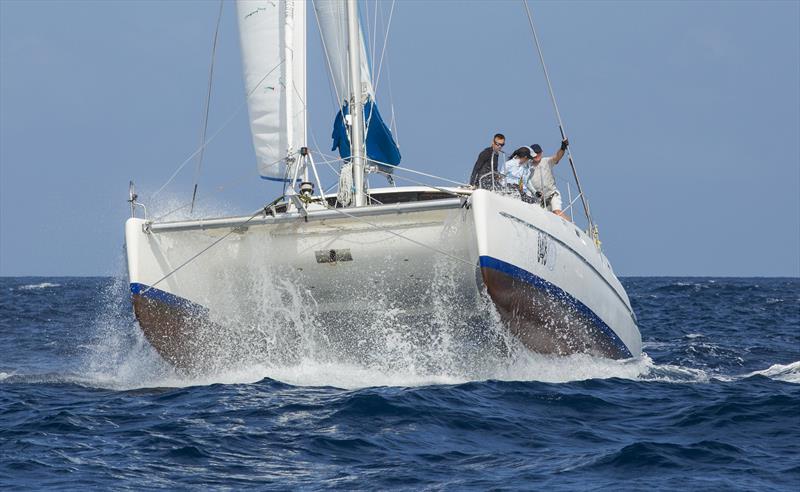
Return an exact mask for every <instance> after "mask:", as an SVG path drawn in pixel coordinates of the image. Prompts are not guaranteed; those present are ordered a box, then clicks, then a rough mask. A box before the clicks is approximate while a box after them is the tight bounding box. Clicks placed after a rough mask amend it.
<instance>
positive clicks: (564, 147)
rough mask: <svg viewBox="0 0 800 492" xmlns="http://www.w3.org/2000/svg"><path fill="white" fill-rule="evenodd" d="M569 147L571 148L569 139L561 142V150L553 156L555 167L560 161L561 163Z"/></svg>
mask: <svg viewBox="0 0 800 492" xmlns="http://www.w3.org/2000/svg"><path fill="white" fill-rule="evenodd" d="M567 147H569V139H568V138H565V139H564V140H562V141H561V148H560V149H558V152H556V155H554V156H553V165H554V166H555V165H556V164H558V161H560V160H561V158H562V157H564V154H565V153H566V152H567Z"/></svg>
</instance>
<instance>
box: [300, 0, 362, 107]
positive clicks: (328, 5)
mask: <svg viewBox="0 0 800 492" xmlns="http://www.w3.org/2000/svg"><path fill="white" fill-rule="evenodd" d="M314 9H315V10H316V13H317V21H318V22H319V28H320V34H321V35H322V43H323V45H324V47H325V57H326V63H328V64H329V67H328V68H329V69H330V72H331V75H332V79H333V80H332V82H333V87H334V90H335V91H336V95H337V97H338V98H339V101H338V102H339V104H340V105H342V103H343V102H344V100H345V99H349V97H348V96H349V87H350V84H349V81H350V76H349V72H348V69H347V3H346V2H344V1H342V0H315V1H314ZM359 37H360V38H361V87H362V94H364V93H366V94H367V95H368V96H369V97H370V98H371V99H373V100H374V99H375V93H374V89H373V87H372V78H371V76H370V69H369V60H368V58H367V49H366V45H365V43H364V32H363V31H360V32H359Z"/></svg>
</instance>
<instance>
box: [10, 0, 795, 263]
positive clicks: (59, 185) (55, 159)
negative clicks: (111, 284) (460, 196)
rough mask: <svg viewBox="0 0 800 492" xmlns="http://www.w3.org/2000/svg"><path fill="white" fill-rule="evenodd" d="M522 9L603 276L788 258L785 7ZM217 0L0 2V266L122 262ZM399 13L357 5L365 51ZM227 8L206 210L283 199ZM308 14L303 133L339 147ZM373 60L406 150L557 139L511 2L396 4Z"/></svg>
mask: <svg viewBox="0 0 800 492" xmlns="http://www.w3.org/2000/svg"><path fill="white" fill-rule="evenodd" d="M530 6H531V9H532V12H533V16H534V21H535V22H536V26H537V30H538V34H539V37H540V40H541V42H542V48H543V50H544V56H545V61H546V62H547V65H548V69H549V71H550V76H551V79H552V82H553V87H554V90H555V95H556V98H557V101H558V104H559V109H560V111H561V115H562V117H563V120H564V126H565V129H566V131H567V134H568V136H569V137H570V141H571V143H572V146H571V148H572V151H573V153H574V157H575V164H576V166H577V170H578V174H579V176H580V178H581V182H582V184H583V187H584V189H585V191H586V196H587V197H588V199H589V203H590V206H591V210H592V215H593V217H594V219H595V222H596V223H597V224H598V225H599V228H600V234H601V239H602V241H603V248H604V251H605V253H606V255H607V256H608V257H609V259H610V261H611V263H612V265H613V266H614V269H615V271H616V272H617V274H618V275H620V276H640V275H641V276H649V275H665V276H686V275H694V276H794V277H796V276H800V193H798V190H799V189H800V2H797V1H772V2H770V1H759V2H748V1H735V2H734V1H730V2H725V1H714V2H679V1H670V2H658V1H652V2H631V1H622V2H611V1H591V2H583V1H570V2H535V1H531V2H530ZM218 7H219V4H218V2H216V1H212V0H208V1H190V0H181V1H159V2H156V1H130V2H126V1H122V0H119V1H114V2H84V1H69V2H67V1H54V2H50V1H36V0H33V1H16V0H0V275H15V276H16V275H44V276H51V275H52V276H59V275H122V274H123V272H124V256H123V253H122V245H123V239H124V238H123V224H124V221H125V219H126V218H127V217H128V216H129V215H130V210H129V207H128V204H127V203H126V200H127V194H128V182H129V181H130V180H133V181H135V183H136V187H137V191H138V193H139V196H140V199H141V200H142V201H143V202H144V203H145V205H146V206H147V207H148V210H149V212H150V213H151V215H157V214H159V213H164V212H166V211H169V210H170V209H172V208H175V207H177V206H180V205H182V204H184V203H186V201H187V200H189V199H190V197H191V191H192V184H193V182H194V176H195V164H194V162H190V163H189V164H188V165H187V166H185V168H184V169H183V171H182V172H181V173H180V174H178V175H177V177H176V178H175V179H174V181H173V182H172V183H171V184H170V185H169V186H168V187H167V188H165V190H164V192H162V193H160V194H159V195H158V196H157V197H156V198H152V195H153V193H154V192H155V191H156V190H157V189H159V188H160V187H161V186H162V185H163V184H164V183H165V182H166V181H167V179H168V178H169V177H170V176H171V175H172V174H173V172H174V171H175V170H176V169H177V168H178V166H179V165H180V164H181V163H182V162H183V161H184V160H186V159H187V157H189V156H190V155H191V154H192V153H193V152H194V151H195V150H196V149H197V147H198V145H199V140H200V132H201V127H202V124H203V106H204V102H205V96H206V88H207V83H208V70H209V62H210V58H211V41H212V36H213V33H214V25H215V23H216V19H217V10H218ZM390 7H391V2H389V1H383V2H380V3H379V4H377V6H376V4H375V3H374V2H373V1H371V0H370V2H369V3H368V4H367V5H364V8H365V11H364V13H363V18H362V20H363V22H364V24H365V25H369V26H373V25H374V24H377V25H378V29H377V32H378V33H379V35H378V36H375V40H376V45H377V47H378V48H377V49H376V51H377V52H378V53H380V46H381V44H382V42H383V39H384V36H383V34H384V33H385V24H386V23H387V21H388V17H389V15H388V13H389V11H390ZM376 13H377V17H376V15H375V14H376ZM234 14H235V9H234V5H233V3H232V2H230V0H225V4H224V9H223V16H222V22H221V27H220V38H219V45H218V48H217V54H216V59H215V69H214V70H215V77H214V81H213V84H214V85H213V94H212V99H211V108H210V117H209V124H208V125H209V135H212V134H215V133H216V137H215V138H214V140H213V141H212V142H211V143H210V144H209V145H208V147H207V149H206V154H205V158H204V163H203V169H202V172H201V173H200V178H199V193H198V195H199V197H200V198H201V202H199V204H198V207H199V209H200V210H199V213H200V214H203V215H218V214H225V215H228V214H238V213H247V212H249V211H252V210H255V209H257V208H259V207H260V206H261V205H263V204H264V203H265V202H267V201H271V200H272V199H273V198H274V197H275V196H277V195H278V194H280V187H279V185H276V184H272V183H267V182H264V181H262V180H260V179H258V177H257V174H256V163H255V155H254V152H253V148H252V142H251V137H250V134H249V127H248V120H247V112H246V110H243V109H242V105H243V103H244V101H245V94H244V86H243V82H242V75H241V58H240V54H239V38H238V30H237V26H236V20H235V15H234ZM311 15H312V17H310V18H309V23H308V25H309V43H308V59H309V61H308V79H309V81H308V90H309V95H308V106H309V119H310V127H309V136H310V142H309V146H310V147H311V149H312V151H314V150H317V149H319V150H321V151H322V152H324V153H327V154H331V152H330V150H329V149H330V132H331V127H332V122H333V118H334V115H335V106H334V104H335V103H334V98H333V97H332V95H331V89H330V84H329V82H328V75H327V71H326V69H325V65H324V62H323V58H322V47H321V43H320V40H319V36H318V33H317V31H316V27H315V21H314V19H313V14H311ZM368 19H369V20H368ZM375 19H377V22H376V21H375ZM382 26H383V27H382ZM378 58H379V55H378V56H376V58H375V60H373V64H375V63H376V62H377V61H378ZM383 59H384V62H383V66H384V68H383V69H382V70H381V78H380V80H379V82H378V104H379V106H380V107H381V109H382V112H383V114H384V117H385V119H386V120H390V119H391V118H392V115H394V118H395V123H396V129H397V131H396V137H397V139H398V141H399V144H400V149H401V152H402V154H403V162H402V164H403V165H404V166H407V167H410V168H412V169H416V170H419V171H424V172H428V173H432V174H435V175H438V176H443V177H447V178H450V179H454V180H458V181H463V180H466V179H467V178H468V176H469V173H470V171H471V169H472V165H473V163H474V162H475V158H476V156H477V154H478V153H479V152H480V150H481V149H483V148H484V147H486V146H487V145H488V144H489V142H490V141H491V137H492V135H493V134H494V133H495V132H498V131H499V132H502V133H504V134H505V135H506V136H507V139H508V145H507V147H509V148H512V149H513V148H515V147H519V146H523V145H530V144H533V143H540V144H541V145H542V146H543V147H544V149H545V151H546V152H552V151H555V150H556V149H557V148H558V145H559V140H560V138H559V133H558V126H557V123H556V119H555V115H554V111H553V108H552V105H551V103H550V99H549V96H548V93H547V87H546V84H545V80H544V77H543V74H542V70H541V65H540V64H539V61H538V57H537V55H536V51H535V47H534V44H533V39H532V36H531V33H530V30H529V27H528V24H527V18H526V17H525V13H524V10H523V8H522V6H521V3H520V2H518V1H510V2H504V1H495V2H478V1H463V2H462V1H455V0H453V1H438V2H437V1H424V2H423V1H414V0H398V1H397V2H396V3H395V7H394V11H393V14H392V23H391V28H390V29H389V32H388V41H387V49H386V54H385V55H384V58H383ZM217 132H218V133H217ZM567 166H568V164H567V163H566V160H564V161H562V164H560V165H559V168H560V169H559V171H558V175H559V178H560V179H561V184H560V187H561V189H562V193H563V192H564V189H565V187H566V184H565V183H566V180H567V178H568V177H569V174H570V172H569V169H568V167H567ZM322 167H323V168H324V167H325V166H322ZM323 180H324V181H325V182H326V183H331V182H333V180H334V177H333V174H332V173H331V171H329V170H327V169H326V170H325V172H324V177H323ZM375 183H376V184H378V182H377V181H376V182H375ZM398 184H411V183H409V182H403V181H399V182H398Z"/></svg>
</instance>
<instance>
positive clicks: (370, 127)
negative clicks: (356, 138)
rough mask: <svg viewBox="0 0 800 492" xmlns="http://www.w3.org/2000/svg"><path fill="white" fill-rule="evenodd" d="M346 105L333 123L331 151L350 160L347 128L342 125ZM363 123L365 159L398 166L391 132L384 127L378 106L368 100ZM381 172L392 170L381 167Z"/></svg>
mask: <svg viewBox="0 0 800 492" xmlns="http://www.w3.org/2000/svg"><path fill="white" fill-rule="evenodd" d="M349 113H350V111H349V108H348V105H347V103H345V105H344V107H343V108H342V110H341V111H339V114H337V115H336V119H335V120H334V122H333V135H331V137H333V147H332V148H331V150H336V149H339V157H341V158H343V159H348V158H350V155H351V153H350V140H349V139H348V138H347V126H346V125H345V124H344V115H347V114H349ZM364 121H367V122H368V123H367V157H368V158H369V159H372V160H373V161H378V162H385V163H387V164H391V165H393V166H397V165H399V164H400V149H398V148H397V144H396V143H395V141H394V137H392V131H391V130H389V127H388V126H386V123H384V122H383V118H381V113H380V112H379V111H378V106H377V105H376V104H374V103H373V102H372V100H368V101H367V102H366V103H365V104H364ZM378 166H379V167H380V169H381V171H384V172H387V173H391V172H392V170H393V169H392V168H391V167H388V166H381V165H380V164H378Z"/></svg>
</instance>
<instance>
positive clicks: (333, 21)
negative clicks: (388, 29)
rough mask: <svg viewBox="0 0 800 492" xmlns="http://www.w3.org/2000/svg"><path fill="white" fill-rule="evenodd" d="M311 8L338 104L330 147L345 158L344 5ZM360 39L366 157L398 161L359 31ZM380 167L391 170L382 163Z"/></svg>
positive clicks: (334, 2)
mask: <svg viewBox="0 0 800 492" xmlns="http://www.w3.org/2000/svg"><path fill="white" fill-rule="evenodd" d="M314 8H315V10H316V13H317V19H318V21H319V27H320V33H321V34H322V42H323V45H324V48H325V55H326V63H327V64H328V68H329V70H330V73H331V76H332V83H333V89H334V92H335V93H336V95H337V97H338V99H339V103H340V104H341V107H340V109H339V112H338V114H337V115H336V119H335V120H334V125H333V135H332V137H333V148H332V149H331V150H337V149H338V151H339V156H340V157H342V158H348V157H350V155H351V153H350V152H351V151H350V140H349V137H348V132H347V124H346V121H347V120H349V118H346V116H347V115H348V105H347V102H346V100H347V99H348V95H349V91H350V80H349V71H348V69H347V48H348V46H347V15H346V14H347V8H346V3H345V2H343V1H341V0H316V1H315V2H314ZM359 37H360V39H361V80H360V84H361V92H362V96H363V97H364V98H365V101H364V123H365V127H366V128H365V135H366V147H367V149H366V150H367V157H368V158H369V159H371V160H373V161H377V162H385V163H388V164H392V165H395V166H396V165H398V164H400V157H401V156H400V150H399V149H398V147H397V143H396V142H395V140H394V137H393V136H392V132H391V130H389V127H388V126H386V123H384V121H383V118H382V117H381V114H380V111H379V110H378V106H377V104H376V103H375V88H374V87H373V84H372V77H371V72H372V71H371V70H370V65H369V59H368V57H367V50H366V44H365V42H364V33H363V31H362V32H360V33H359ZM383 170H384V171H387V172H391V168H388V167H385V168H384V169H383Z"/></svg>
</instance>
